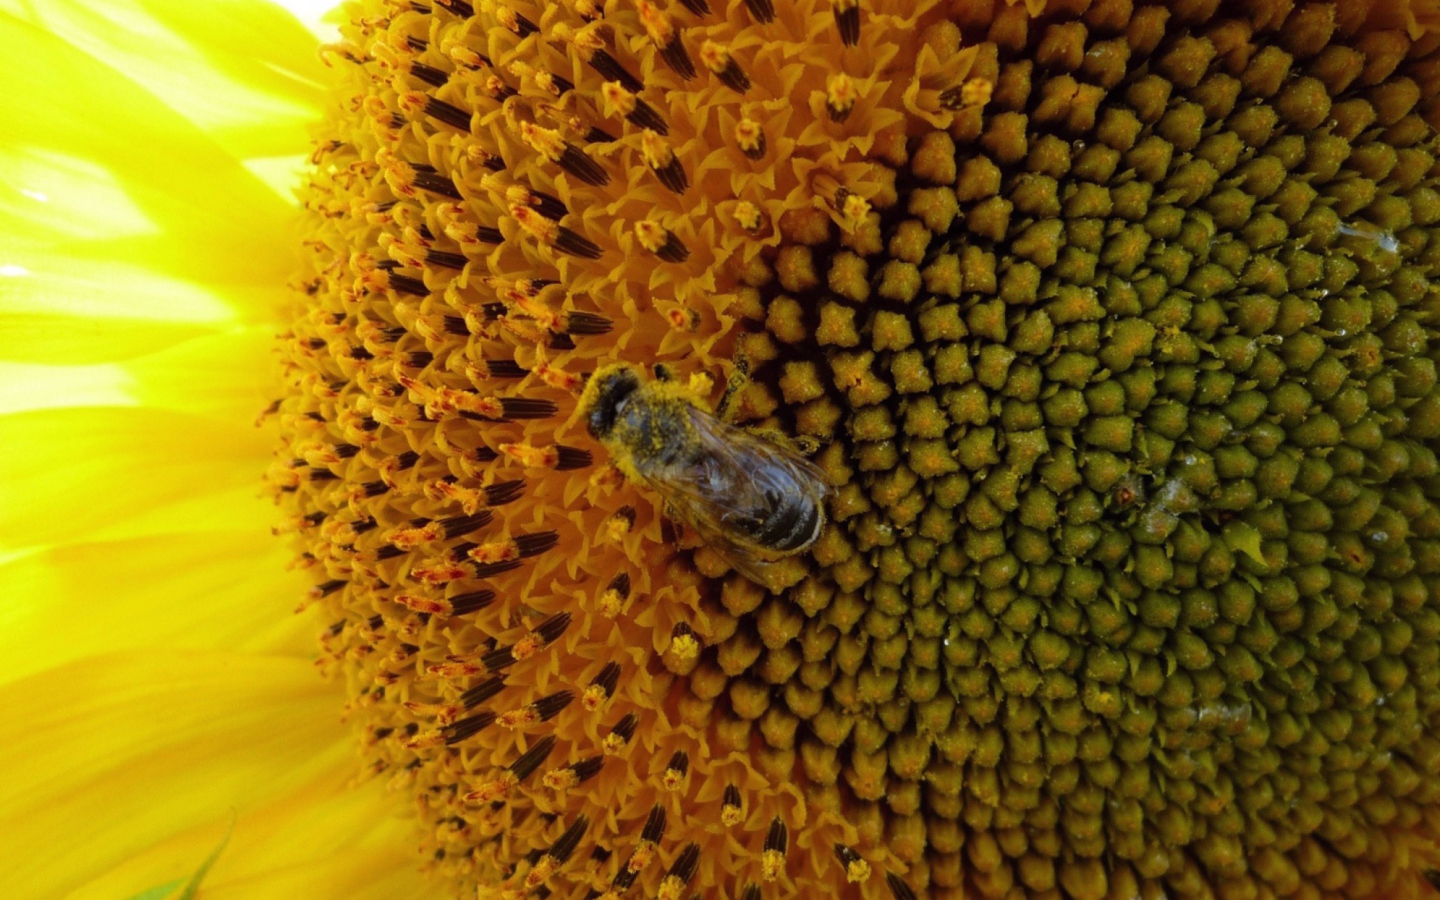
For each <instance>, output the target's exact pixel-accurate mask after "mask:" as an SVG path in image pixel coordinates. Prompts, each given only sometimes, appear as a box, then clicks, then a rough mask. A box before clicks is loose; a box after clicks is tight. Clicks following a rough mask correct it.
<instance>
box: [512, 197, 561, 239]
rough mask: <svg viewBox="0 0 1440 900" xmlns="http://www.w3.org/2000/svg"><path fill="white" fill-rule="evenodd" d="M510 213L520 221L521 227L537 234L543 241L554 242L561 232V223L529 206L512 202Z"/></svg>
mask: <svg viewBox="0 0 1440 900" xmlns="http://www.w3.org/2000/svg"><path fill="white" fill-rule="evenodd" d="M510 215H511V216H512V217H514V219H515V221H516V222H519V223H520V227H521V228H524V229H525V230H526V231H528V232H530V233H531V234H533V235H535V237H536V238H538V239H539V240H540V241H541V243H545V244H553V243H555V238H556V237H558V236H559V234H560V225H559V223H557V222H552V221H551V220H549V219H547V218H545V217H544V216H542V215H540V214H539V213H538V212H536V211H535V210H534V209H532V208H530V207H529V206H521V205H519V204H512V205H511V206H510Z"/></svg>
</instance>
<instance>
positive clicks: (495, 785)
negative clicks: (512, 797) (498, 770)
mask: <svg viewBox="0 0 1440 900" xmlns="http://www.w3.org/2000/svg"><path fill="white" fill-rule="evenodd" d="M515 784H516V781H515V776H514V774H512V773H511V772H508V771H507V772H504V773H502V774H501V775H500V777H499V778H495V779H492V780H490V781H487V782H485V783H484V784H482V785H480V787H478V788H476V789H475V790H473V791H471V792H470V793H468V794H466V795H465V802H466V803H493V802H495V801H496V800H499V799H500V798H501V797H504V796H505V795H506V794H508V793H510V791H511V789H513V788H514V787H515Z"/></svg>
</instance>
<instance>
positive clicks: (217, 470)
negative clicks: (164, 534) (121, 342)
mask: <svg viewBox="0 0 1440 900" xmlns="http://www.w3.org/2000/svg"><path fill="white" fill-rule="evenodd" d="M267 444H268V442H267V440H266V438H265V437H264V435H263V434H261V433H260V432H259V430H258V429H255V428H254V427H252V425H251V423H249V422H244V423H235V424H234V425H233V426H231V427H218V426H217V425H216V424H215V423H214V422H213V421H210V420H207V419H203V418H201V417H198V416H194V415H187V414H183V413H176V412H167V411H163V410H157V409H145V408H136V409H48V410H39V411H34V412H27V413H19V414H16V415H13V416H5V417H3V418H0V471H3V472H4V473H5V480H4V488H3V492H0V547H5V548H10V549H19V548H24V547H33V546H43V545H45V544H54V543H60V542H62V541H74V540H79V539H81V538H83V537H85V536H87V535H92V534H95V533H98V532H100V531H101V530H102V529H110V530H111V533H114V531H113V529H115V528H116V527H117V526H123V525H124V523H125V522H126V521H127V520H128V519H130V518H132V517H133V518H138V517H141V516H143V515H145V514H147V513H148V512H149V511H151V510H153V509H154V508H156V507H157V506H164V505H169V504H182V505H183V504H184V503H185V502H187V501H191V500H193V499H194V498H195V497H196V495H197V493H198V494H199V495H201V496H204V495H205V494H207V493H210V492H221V491H226V490H233V489H238V488H241V487H248V486H251V485H254V484H255V483H256V480H257V478H258V475H259V473H260V471H261V470H262V469H263V462H262V461H263V459H264V458H265V455H266V450H267V449H268V447H267ZM187 529H188V526H187V524H186V522H185V520H184V519H183V518H179V517H176V518H175V519H174V520H173V521H172V522H171V530H174V531H185V530H187Z"/></svg>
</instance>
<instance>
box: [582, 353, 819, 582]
mask: <svg viewBox="0 0 1440 900" xmlns="http://www.w3.org/2000/svg"><path fill="white" fill-rule="evenodd" d="M580 409H581V414H582V415H583V416H584V417H585V423H586V425H588V426H589V428H590V433H591V434H592V435H594V437H595V438H596V439H597V440H598V441H599V442H600V443H601V445H602V446H604V447H605V449H606V450H608V451H610V456H611V458H612V461H613V462H614V464H615V466H616V468H618V469H619V470H620V472H621V473H622V474H623V475H624V476H625V477H626V478H627V479H629V480H631V481H635V482H638V483H640V484H643V485H646V486H648V487H650V488H652V489H653V490H654V491H655V492H656V493H658V494H659V495H660V496H661V497H662V498H663V499H664V500H665V503H666V507H667V509H668V510H669V511H670V513H671V514H672V515H674V517H675V518H677V519H679V520H681V521H682V522H684V523H685V524H687V525H689V526H690V527H692V528H693V529H695V531H696V532H697V533H698V534H699V535H700V537H701V538H702V539H704V541H705V543H706V544H707V545H709V546H710V548H711V549H713V550H714V551H715V552H717V553H719V554H720V555H721V556H722V557H724V558H725V560H726V561H727V562H728V563H730V565H731V566H732V567H734V569H735V570H736V571H738V572H740V573H741V574H742V575H744V576H745V577H746V578H749V579H750V580H752V581H755V582H757V583H759V584H762V585H764V584H767V583H768V582H769V579H768V577H767V575H766V570H767V569H768V568H769V567H770V566H771V565H772V564H773V563H775V562H776V561H778V560H780V559H782V558H784V557H786V556H793V555H794V554H797V553H800V552H803V551H804V550H806V549H808V548H809V547H810V546H811V545H812V544H814V543H815V541H816V539H817V538H819V536H820V529H821V528H822V527H824V525H825V503H826V500H827V499H828V498H829V496H830V492H831V488H830V484H829V482H827V481H826V480H825V476H824V475H823V474H822V473H821V472H820V470H819V469H818V468H816V467H815V465H814V464H812V463H811V462H809V461H808V460H806V459H804V458H803V457H801V456H800V455H799V454H797V453H795V452H793V451H791V450H789V449H786V448H784V447H781V446H780V445H779V444H777V443H775V442H772V441H769V440H766V439H765V438H763V437H760V436H758V435H756V434H753V433H751V432H749V431H745V430H743V429H740V428H736V427H734V426H733V425H729V424H727V423H725V422H723V421H721V420H720V419H719V418H717V417H716V416H715V415H713V414H712V413H711V412H710V411H709V409H708V408H707V405H706V404H705V401H704V400H703V399H701V398H700V397H699V396H698V395H696V394H694V393H693V392H692V391H690V390H689V389H687V388H686V387H684V386H682V385H680V384H678V383H676V382H673V381H670V380H668V379H667V378H663V377H662V378H657V379H656V380H654V381H649V382H646V381H644V380H643V379H642V378H641V376H640V372H639V370H638V369H636V368H635V367H634V366H631V365H627V364H624V363H617V364H615V365H610V366H606V367H604V368H602V369H600V370H599V371H598V372H596V373H595V374H594V375H593V376H591V378H590V381H589V383H588V384H587V385H586V387H585V391H584V393H583V394H581V397H580Z"/></svg>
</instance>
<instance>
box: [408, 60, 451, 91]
mask: <svg viewBox="0 0 1440 900" xmlns="http://www.w3.org/2000/svg"><path fill="white" fill-rule="evenodd" d="M410 74H411V75H414V76H415V77H416V78H418V79H420V80H421V81H423V82H425V83H426V84H428V85H431V86H432V87H442V86H443V85H444V84H445V82H447V81H449V80H450V76H449V75H446V74H445V73H444V72H442V71H441V70H439V69H437V68H435V67H434V66H427V65H425V64H424V63H418V62H412V63H411V64H410Z"/></svg>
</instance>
